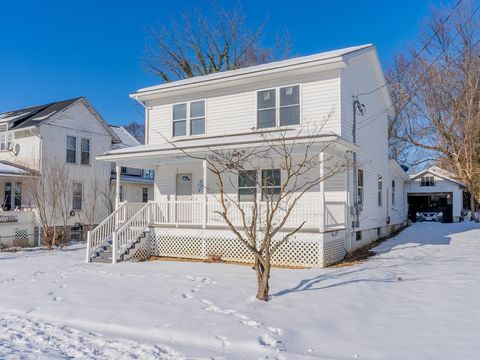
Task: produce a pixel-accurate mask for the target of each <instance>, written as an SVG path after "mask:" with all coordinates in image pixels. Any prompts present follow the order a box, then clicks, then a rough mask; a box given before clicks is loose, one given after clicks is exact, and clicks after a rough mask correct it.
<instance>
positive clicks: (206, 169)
mask: <svg viewBox="0 0 480 360" xmlns="http://www.w3.org/2000/svg"><path fill="white" fill-rule="evenodd" d="M207 171H208V168H207V160H203V219H202V228H204V229H205V228H206V227H207V212H208V207H207V185H208V184H207Z"/></svg>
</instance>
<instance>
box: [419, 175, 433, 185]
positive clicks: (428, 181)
mask: <svg viewBox="0 0 480 360" xmlns="http://www.w3.org/2000/svg"><path fill="white" fill-rule="evenodd" d="M420 186H435V178H434V177H433V176H422V178H421V180H420Z"/></svg>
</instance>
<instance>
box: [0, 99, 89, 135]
mask: <svg viewBox="0 0 480 360" xmlns="http://www.w3.org/2000/svg"><path fill="white" fill-rule="evenodd" d="M80 99H82V98H81V97H77V98H74V99H69V100H63V101H57V102H52V103H49V104H45V105H39V106H31V107H27V108H24V109H18V110H13V111H6V112H3V113H0V124H2V123H8V127H9V129H21V128H26V127H30V126H38V125H41V124H42V123H44V122H45V121H47V120H48V119H49V118H50V117H51V116H53V115H55V114H56V113H58V112H59V111H62V110H64V109H66V108H67V107H69V106H70V105H72V104H73V103H75V102H77V101H78V100H80Z"/></svg>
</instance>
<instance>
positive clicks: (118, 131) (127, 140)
mask: <svg viewBox="0 0 480 360" xmlns="http://www.w3.org/2000/svg"><path fill="white" fill-rule="evenodd" d="M110 129H112V131H113V132H114V133H115V135H117V137H118V139H119V140H120V143H119V144H114V146H112V149H123V148H126V147H132V146H139V145H141V143H140V142H139V141H138V140H137V139H135V137H134V136H133V135H132V134H130V133H129V132H128V131H127V130H126V129H125V128H124V127H122V126H115V125H110Z"/></svg>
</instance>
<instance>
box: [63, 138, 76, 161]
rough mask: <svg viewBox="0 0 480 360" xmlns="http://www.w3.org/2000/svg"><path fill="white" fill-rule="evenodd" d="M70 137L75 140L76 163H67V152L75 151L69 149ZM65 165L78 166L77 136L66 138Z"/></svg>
mask: <svg viewBox="0 0 480 360" xmlns="http://www.w3.org/2000/svg"><path fill="white" fill-rule="evenodd" d="M69 137H72V138H75V162H69V161H67V151H68V150H73V149H69V148H68V138H69ZM65 163H67V164H71V165H76V164H78V137H77V136H74V135H69V134H67V136H66V138H65Z"/></svg>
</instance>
